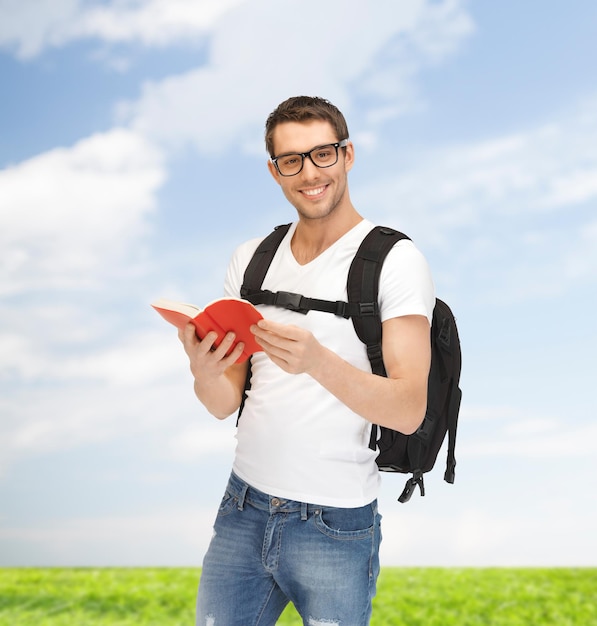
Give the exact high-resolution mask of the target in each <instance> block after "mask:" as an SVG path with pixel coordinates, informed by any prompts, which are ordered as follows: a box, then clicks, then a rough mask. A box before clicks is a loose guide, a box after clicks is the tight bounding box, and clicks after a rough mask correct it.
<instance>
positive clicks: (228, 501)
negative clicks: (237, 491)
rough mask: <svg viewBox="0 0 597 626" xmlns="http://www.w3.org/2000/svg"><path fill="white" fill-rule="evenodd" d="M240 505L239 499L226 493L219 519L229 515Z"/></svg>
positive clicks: (219, 510) (219, 511) (221, 503)
mask: <svg viewBox="0 0 597 626" xmlns="http://www.w3.org/2000/svg"><path fill="white" fill-rule="evenodd" d="M237 503H238V498H237V497H236V496H233V495H232V494H231V493H230V492H229V491H226V493H225V494H224V497H223V498H222V501H221V502H220V508H219V509H218V517H223V516H224V515H228V514H229V513H231V512H232V511H233V510H234V507H235V506H236V504H237Z"/></svg>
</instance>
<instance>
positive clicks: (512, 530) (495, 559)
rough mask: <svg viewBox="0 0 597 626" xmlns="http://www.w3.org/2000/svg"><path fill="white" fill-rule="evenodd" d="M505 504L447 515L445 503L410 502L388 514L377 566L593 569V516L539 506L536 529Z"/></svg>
mask: <svg viewBox="0 0 597 626" xmlns="http://www.w3.org/2000/svg"><path fill="white" fill-rule="evenodd" d="M469 495H470V496H471V497H472V495H473V494H469ZM517 501H518V500H517ZM505 502H506V503H507V501H501V502H496V503H495V504H494V505H493V506H492V507H486V508H481V507H478V506H476V505H470V504H469V505H468V506H465V507H460V506H458V503H454V504H453V506H452V508H451V509H450V508H449V505H448V503H447V501H444V508H443V510H440V507H439V506H437V504H435V505H430V504H426V505H420V506H418V507H415V506H414V505H413V503H412V502H411V503H409V504H407V505H404V508H402V509H400V511H399V512H393V511H387V512H386V513H385V514H384V517H383V529H384V540H383V542H382V544H381V549H380V559H381V562H382V565H386V566H387V565H394V566H402V567H404V566H423V567H425V566H427V567H429V566H445V567H488V566H496V567H530V566H532V567H550V566H554V565H555V564H557V565H559V566H594V565H595V549H594V548H595V547H596V546H595V534H594V532H593V527H594V524H595V519H594V518H595V516H594V514H591V513H587V514H586V515H581V516H579V515H578V514H577V512H576V511H570V510H568V511H567V510H565V509H564V510H562V509H558V508H557V506H555V504H553V505H550V504H549V503H547V502H542V503H541V505H540V506H541V507H543V508H544V509H545V512H546V515H545V516H544V517H543V518H542V520H541V523H537V518H536V515H535V514H528V512H527V511H526V510H524V508H523V507H520V506H514V507H512V508H509V507H508V506H507V504H505ZM407 507H410V508H407ZM571 528H573V529H574V532H572V533H571V532H570V529H571ZM438 529H441V530H438ZM422 538H423V539H422ZM554 538H557V540H556V541H554Z"/></svg>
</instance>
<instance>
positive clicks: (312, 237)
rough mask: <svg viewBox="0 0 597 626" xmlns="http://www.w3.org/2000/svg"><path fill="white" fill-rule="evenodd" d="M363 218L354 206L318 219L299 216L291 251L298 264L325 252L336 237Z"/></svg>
mask: <svg viewBox="0 0 597 626" xmlns="http://www.w3.org/2000/svg"><path fill="white" fill-rule="evenodd" d="M362 220H363V218H362V216H361V215H359V214H358V213H357V211H356V210H355V209H354V207H351V211H349V212H346V213H344V215H342V216H338V215H333V216H332V215H328V216H327V217H324V218H319V219H305V218H304V217H301V216H299V223H298V224H297V227H296V230H295V232H294V235H293V237H292V242H291V248H292V253H293V255H294V257H295V259H296V260H297V262H298V263H299V264H300V265H305V264H307V263H309V262H310V261H312V260H313V259H315V258H316V257H318V256H319V255H320V254H321V253H322V252H325V250H327V249H328V248H329V247H330V246H331V245H333V244H334V243H336V241H338V239H340V238H341V237H343V236H344V235H345V234H346V233H347V232H348V231H349V230H351V229H352V228H354V227H355V226H356V225H357V224H358V223H359V222H361V221H362Z"/></svg>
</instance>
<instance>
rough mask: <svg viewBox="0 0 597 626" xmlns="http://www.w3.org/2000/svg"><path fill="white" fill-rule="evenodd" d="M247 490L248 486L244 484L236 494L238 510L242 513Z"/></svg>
mask: <svg viewBox="0 0 597 626" xmlns="http://www.w3.org/2000/svg"><path fill="white" fill-rule="evenodd" d="M248 489H249V485H247V483H245V484H244V485H243V488H242V489H241V492H240V493H239V494H238V510H239V511H242V510H243V507H244V505H245V498H246V497H247V490H248Z"/></svg>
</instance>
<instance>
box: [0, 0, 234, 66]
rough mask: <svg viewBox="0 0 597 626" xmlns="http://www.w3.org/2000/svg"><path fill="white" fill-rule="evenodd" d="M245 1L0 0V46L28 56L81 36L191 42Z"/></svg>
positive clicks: (149, 43) (153, 42) (112, 40)
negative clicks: (103, 1) (96, 0)
mask: <svg viewBox="0 0 597 626" xmlns="http://www.w3.org/2000/svg"><path fill="white" fill-rule="evenodd" d="M245 1H246V0H147V1H143V0H112V1H111V2H108V3H106V4H102V5H100V4H94V3H90V2H85V1H84V0H37V1H36V2H35V3H33V2H22V1H21V0H0V15H2V20H0V46H4V47H8V48H10V49H14V50H15V53H16V55H17V56H18V57H19V58H22V59H28V58H31V57H35V56H37V55H39V54H41V53H42V52H43V51H44V50H45V49H46V48H50V47H61V46H65V45H67V44H69V43H71V42H74V41H77V40H83V39H95V40H98V41H104V42H108V43H120V42H125V43H134V42H140V43H142V44H144V45H147V46H165V45H169V44H180V43H181V42H191V43H193V42H195V41H197V39H198V38H200V37H202V36H205V35H206V33H207V32H208V31H209V29H210V28H212V27H213V25H214V24H215V23H216V22H217V21H218V20H219V19H220V18H221V17H222V16H223V15H224V14H225V13H227V12H228V11H229V10H231V9H233V8H234V7H236V6H238V5H239V4H242V3H243V2H245Z"/></svg>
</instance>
